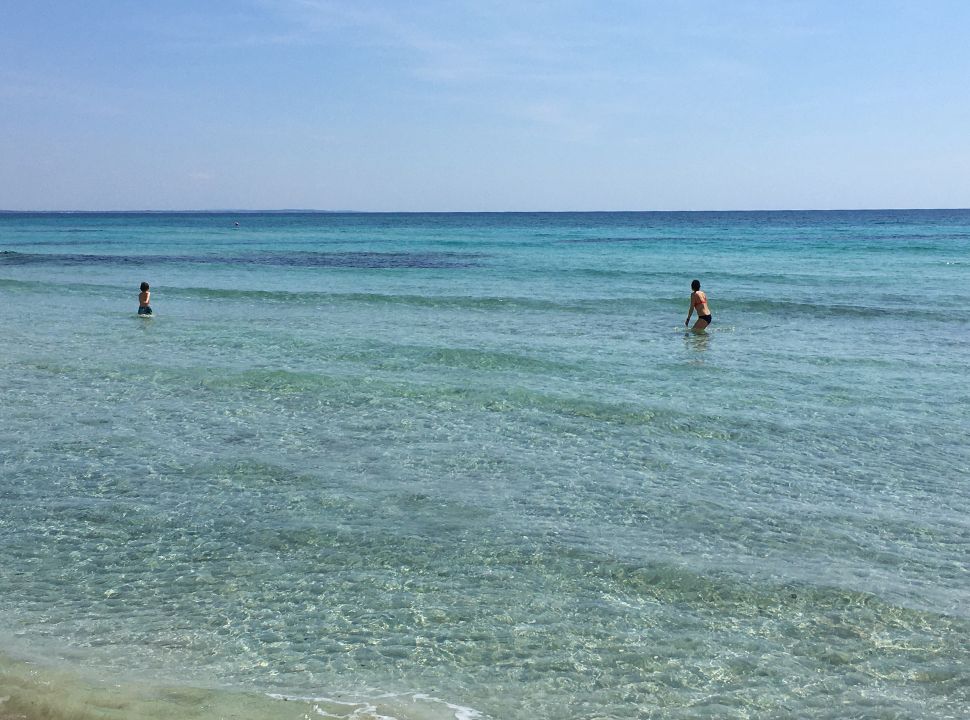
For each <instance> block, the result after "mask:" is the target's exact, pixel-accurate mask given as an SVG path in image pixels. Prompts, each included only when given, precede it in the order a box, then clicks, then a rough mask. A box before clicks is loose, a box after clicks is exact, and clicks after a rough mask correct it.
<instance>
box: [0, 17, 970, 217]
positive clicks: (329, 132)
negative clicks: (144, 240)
mask: <svg viewBox="0 0 970 720" xmlns="http://www.w3.org/2000/svg"><path fill="white" fill-rule="evenodd" d="M968 28H970V2H965V1H964V0H921V1H919V2H916V1H913V2H908V1H895V0H880V1H878V2H877V1H871V2H870V1H868V0H853V1H851V2H846V1H845V0H841V1H839V2H834V1H833V2H829V1H827V0H815V1H808V0H805V1H797V0H771V1H769V0H764V1H753V0H752V1H746V0H711V1H707V0H681V1H679V2H678V1H674V0H640V1H635V0H559V1H552V0H534V1H532V2H530V1H529V0H515V1H512V0H492V1H489V0H478V1H477V2H474V1H471V0H448V1H445V0H440V1H439V0H347V1H344V0H235V1H232V2H230V1H229V0H166V1H165V2H144V0H114V1H110V2H109V1H106V0H86V1H85V2H76V1H73V0H72V1H68V0H63V1H62V2H52V1H50V0H30V2H24V1H22V0H0V209H2V210H197V209H251V210H256V209H284V208H301V209H318V210H359V211H541V210H547V211H566V210H732V209H733V210H755V209H762V210H772V209H810V208H813V209H834V208H913V207H915V208H940V207H947V208H955V207H960V208H966V207H970V39H968V38H970V30H968Z"/></svg>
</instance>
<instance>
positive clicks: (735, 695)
mask: <svg viewBox="0 0 970 720" xmlns="http://www.w3.org/2000/svg"><path fill="white" fill-rule="evenodd" d="M235 221H238V222H239V223H240V225H239V227H234V225H233V223H234V222H235ZM694 277H699V278H700V279H701V281H702V283H703V286H704V289H705V290H706V291H707V293H708V297H709V299H710V302H711V307H712V310H713V313H714V324H713V326H712V328H711V330H710V331H709V332H708V333H707V334H706V335H703V336H695V335H691V334H685V333H684V327H683V321H684V317H685V316H686V312H687V305H688V296H689V293H690V290H689V283H690V280H691V279H692V278H694ZM142 280H147V281H149V282H150V283H151V284H152V304H153V306H154V308H155V311H156V316H155V317H154V318H152V319H150V320H145V319H141V318H138V317H136V316H135V309H136V306H137V292H138V284H139V283H140V282H141V281H142ZM968 287H970V211H925V212H923V211H909V212H890V211H885V212H832V213H696V214H695V213H687V214H662V213H644V214H640V213H629V214H625V213H611V214H511V215H504V214H498V215H492V214H482V215H477V214H472V215H461V214H458V215H330V214H306V215H300V214H290V215H286V214H282V215H281V214H246V215H238V216H233V215H218V214H172V215H168V214H145V215H137V214H114V215H88V214H79V215H72V214H64V215H60V214H53V215H44V214H38V215H22V214H17V215H11V214H8V215H2V214H0V308H2V310H0V348H2V353H0V391H2V398H3V399H2V404H0V639H2V641H3V643H4V644H5V645H6V647H7V648H9V649H10V651H11V652H13V651H17V652H19V653H21V654H23V653H27V654H31V655H32V656H35V657H46V658H48V659H50V660H52V661H54V660H57V659H62V660H67V661H69V662H71V663H73V664H76V665H83V666H85V667H88V668H93V669H94V670H92V672H95V673H97V674H99V675H101V676H103V677H106V678H107V677H111V678H117V677H132V678H134V677H138V678H153V679H155V680H158V681H162V680H164V681H165V682H169V683H176V684H177V683H185V684H190V683H191V684H203V685H206V686H210V687H214V688H216V687H218V688H245V689H249V690H255V691H257V692H264V693H270V694H275V695H283V696H288V697H314V698H340V699H342V700H343V701H346V702H347V703H350V704H348V705H347V706H346V712H345V713H344V714H345V715H346V716H347V717H370V716H373V715H375V714H379V713H381V712H383V713H384V714H395V713H396V715H397V716H398V717H402V718H408V717H415V718H417V717H425V716H440V717H455V716H458V717H469V716H473V715H474V714H475V713H479V714H480V715H481V717H485V718H509V719H517V718H590V719H592V718H637V717H665V718H701V717H716V718H734V717H736V718H745V717H832V718H847V717H866V718H881V717H885V718H897V717H923V718H944V717H960V716H962V714H963V713H964V712H965V711H966V708H967V707H968V703H970V649H968V648H970V571H968V557H970V552H968V551H970V481H968V478H970V443H968V440H967V437H968V429H970V423H968V421H967V417H968V413H967V410H966V408H967V407H970V391H968V390H967V383H966V375H967V365H968V363H967V357H968V356H970V323H968V321H967V317H968V315H967V313H968V307H970V291H968V290H967V288H968ZM415 695H417V699H415ZM402 697H406V698H409V699H410V700H409V703H410V704H407V707H406V708H404V709H403V710H402V709H401V708H402V707H403V706H402V705H401V703H398V704H397V705H394V707H395V708H396V709H395V710H394V711H393V713H392V712H391V711H390V710H388V709H387V707H384V706H382V705H381V703H385V705H387V704H388V703H390V705H393V703H391V702H390V701H386V702H385V700H386V698H402ZM353 703H363V704H360V705H355V704H353ZM368 704H370V705H375V707H377V709H374V710H367V709H366V707H365V706H366V705H368ZM390 705H388V706H390ZM330 712H333V713H336V714H341V713H340V712H338V711H337V710H334V709H333V708H331V710H330ZM409 713H410V715H409Z"/></svg>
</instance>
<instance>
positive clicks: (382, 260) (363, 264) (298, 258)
mask: <svg viewBox="0 0 970 720" xmlns="http://www.w3.org/2000/svg"><path fill="white" fill-rule="evenodd" d="M484 257H485V255H482V254H480V253H455V252H418V253H415V252H387V253H378V252H346V253H320V252H296V253H252V254H247V255H88V254H81V253H20V252H13V251H9V250H4V251H2V252H0V266H5V265H7V266H13V265H48V266H60V267H76V266H79V265H108V266H117V265H128V266H140V265H158V264H179V265H183V264H192V265H252V266H265V265H269V266H274V267H303V268H314V267H318V268H323V267H325V268H341V267H344V268H364V269H369V268H419V269H420V268H424V269H429V268H430V269H454V268H468V267H477V266H479V265H481V260H482V258H484Z"/></svg>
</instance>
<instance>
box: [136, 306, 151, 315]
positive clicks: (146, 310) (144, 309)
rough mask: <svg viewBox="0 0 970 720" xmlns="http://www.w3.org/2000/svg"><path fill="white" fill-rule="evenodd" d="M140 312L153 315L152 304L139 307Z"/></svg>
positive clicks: (140, 313)
mask: <svg viewBox="0 0 970 720" xmlns="http://www.w3.org/2000/svg"><path fill="white" fill-rule="evenodd" d="M138 314H139V315H151V314H152V307H151V305H142V306H141V307H139V308H138Z"/></svg>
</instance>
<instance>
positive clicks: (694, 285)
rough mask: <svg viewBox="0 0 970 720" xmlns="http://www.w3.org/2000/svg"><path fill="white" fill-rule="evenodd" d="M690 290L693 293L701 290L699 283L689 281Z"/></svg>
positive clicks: (697, 281)
mask: <svg viewBox="0 0 970 720" xmlns="http://www.w3.org/2000/svg"><path fill="white" fill-rule="evenodd" d="M690 289H691V290H693V291H694V292H697V291H698V290H700V289H701V281H700V280H691V281H690Z"/></svg>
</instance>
